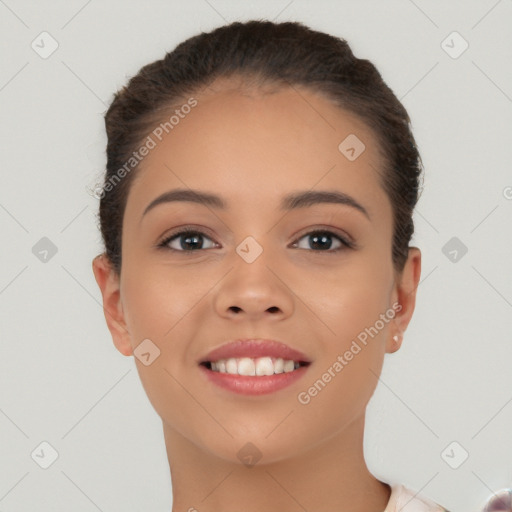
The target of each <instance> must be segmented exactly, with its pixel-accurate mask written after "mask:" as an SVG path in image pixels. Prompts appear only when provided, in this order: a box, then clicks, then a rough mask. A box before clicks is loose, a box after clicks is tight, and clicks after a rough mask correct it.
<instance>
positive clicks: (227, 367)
mask: <svg viewBox="0 0 512 512" xmlns="http://www.w3.org/2000/svg"><path fill="white" fill-rule="evenodd" d="M210 364H211V369H212V370H213V371H215V372H220V373H229V374H231V375H249V376H251V375H252V376H262V375H274V374H277V373H287V372H293V370H295V369H297V368H299V367H300V364H299V363H298V362H295V361H292V360H290V359H287V360H284V359H282V358H281V357H278V358H275V357H258V358H254V359H253V358H251V357H238V358H236V357H231V358H229V359H219V360H218V361H215V362H211V363H210Z"/></svg>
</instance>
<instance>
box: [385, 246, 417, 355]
mask: <svg viewBox="0 0 512 512" xmlns="http://www.w3.org/2000/svg"><path fill="white" fill-rule="evenodd" d="M420 275H421V251H420V250H419V249H418V248H417V247H409V255H408V258H407V261H406V263H405V265H404V268H403V271H402V273H401V274H400V279H399V282H398V283H396V284H395V288H394V291H393V298H394V300H395V302H397V303H398V304H400V308H399V310H398V312H397V313H396V315H395V318H394V319H393V325H392V327H391V329H390V331H391V332H390V335H389V336H390V339H389V340H388V343H387V346H386V352H389V353H393V352H396V351H397V350H398V349H399V348H400V347H401V345H402V341H403V333H404V332H405V330H406V329H407V326H408V325H409V322H410V321H411V318H412V314H413V313H414V307H415V304H416V290H417V288H418V284H419V281H420Z"/></svg>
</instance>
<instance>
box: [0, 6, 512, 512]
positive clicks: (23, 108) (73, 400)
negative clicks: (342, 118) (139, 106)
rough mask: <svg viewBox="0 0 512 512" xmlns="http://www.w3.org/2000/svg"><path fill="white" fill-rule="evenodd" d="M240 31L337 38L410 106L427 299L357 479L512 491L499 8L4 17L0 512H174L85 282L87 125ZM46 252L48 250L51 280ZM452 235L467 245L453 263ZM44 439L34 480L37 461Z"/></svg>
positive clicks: (439, 497)
mask: <svg viewBox="0 0 512 512" xmlns="http://www.w3.org/2000/svg"><path fill="white" fill-rule="evenodd" d="M251 18H268V19H273V20H276V21H285V20H298V21H302V22H304V23H306V24H308V25H309V26H311V27H312V28H315V29H319V30H323V31H326V32H329V33H332V34H334V35H337V36H341V37H344V38H346V39H347V40H348V42H349V44H350V45H351V46H352V48H353V50H354V52H355V54H356V55H357V56H358V57H363V58H368V59H370V60H371V61H372V62H373V63H374V64H375V65H376V66H377V68H378V69H379V71H380V72H381V73H382V75H383V77H384V79H385V81H386V82H387V83H388V85H389V86H390V87H391V88H392V89H393V91H394V92H395V94H396V95H397V96H398V98H399V99H401V100H402V102H403V103H404V105H405V107H406V108H407V110H408V112H409V114H410V116H411V118H412V124H413V130H414V133H415V136H416V139H417V142H418V145H419V149H420V152H421V154H422V157H423V161H424V165H425V169H426V175H425V186H424V191H423V194H422V196H421V199H420V202H419V204H418V209H417V212H416V214H415V221H416V234H415V236H414V239H413V245H416V246H418V247H420V248H421V250H422V253H423V272H422V282H421V284H420V287H419V289H418V299H417V307H416V312H415V315H414V317H413V320H412V322H411V324H410V326H409V329H408V330H407V331H406V333H405V341H404V344H403V346H402V348H401V350H400V351H399V352H397V353H395V354H393V355H387V356H386V361H385V366H384V371H383V374H382V376H381V382H380V383H379V386H378V388H377V391H376V393H375V395H374V397H373V398H372V401H371V402H370V405H369V408H368V420H367V429H366V438H365V451H366V457H367V461H368V464H369V467H370V469H371V470H372V471H373V472H374V474H375V475H376V476H378V477H379V478H382V479H384V480H386V481H399V482H402V483H404V484H405V485H407V486H410V487H411V488H413V489H414V490H416V491H421V493H423V494H425V495H427V496H429V497H431V498H432V499H434V500H436V501H438V502H440V503H442V504H443V505H445V506H446V507H448V508H449V509H450V510H451V511H452V512H468V511H476V510H480V507H481V506H482V505H483V502H484V501H485V500H486V499H487V497H489V496H490V495H491V493H492V492H496V491H498V490H499V489H501V488H504V487H506V486H512V438H511V435H510V434H511V432H512V429H511V425H512V404H511V401H512V373H511V361H512V334H511V333H512V314H511V313H512V309H511V308H512V278H511V262H512V242H511V234H512V230H511V220H512V200H511V198H512V173H511V165H510V162H511V161H512V150H511V147H512V144H511V143H512V138H511V132H512V129H511V127H512V123H511V121H512V72H511V65H510V64H511V62H512V29H511V27H512V2H511V0H501V1H496V0H481V1H471V2H470V1H464V2H462V1H459V2H441V1H435V2H427V1H420V0H415V1H414V2H413V1H412V0H395V1H385V2H382V1H377V0H375V1H372V2H370V1H366V2H356V1H351V2H348V1H337V2H334V1H315V2H312V1H310V2H307V1H304V0H302V1H301V0H292V1H290V0H283V1H274V2H271V1H270V0H268V1H261V2H235V1H227V0H208V1H206V0H190V1H187V2H177V1H174V2H171V1H168V2H163V1H150V2H142V1H138V2H135V1H132V2H122V1H119V0H116V1H110V2H100V1H99V0H92V1H89V2H87V1H85V0H75V1H66V2H65V1H62V0H61V1H54V2H36V1H15V0H0V41H1V66H0V108H1V118H0V119H1V123H0V140H1V141H2V151H1V153H0V172H1V173H2V187H1V189H0V223H1V224H0V225H1V236H2V250H1V258H2V260H1V266H0V308H1V309H0V311H1V323H0V336H1V338H0V340H1V356H0V511H1V512H15V511H25V512H26V511H29V510H30V511H32V510H38V511H39V512H45V511H52V512H54V511H68V510H73V511H74V512H82V511H83V512H89V511H93V510H101V511H105V512H106V511H112V512H114V511H124V512H128V511H138V510H151V511H157V510H161V511H165V510H167V511H168V510H170V508H171V483H170V477H169V472H168V465H167V458H166V454H165V446H164V442H163V436H162V431H161V422H160V419H159V417H158V416H157V414H156V413H155V411H154V410H153V409H152V407H151V405H150V404H149V402H148V400H147V398H146V395H145V394H144V391H143V389H142V385H141V384H140V381H139V378H138V375H137V371H136V368H135V362H134V360H133V358H132V357H128V358H127V357H124V356H122V355H121V354H120V353H119V352H117V350H116V349H115V347H114V346H113V343H112V339H111V337H110V333H109V332H108V329H107V327H106V324H105V320H104V317H103V311H102V309H101V295H100V292H99V289H98V287H97V285H96V282H95V281H94V276H93V273H92V269H91V261H92V259H93V257H94V256H95V255H96V254H98V253H99V252H101V243H100V234H99V231H98V229H97V226H96V218H95V216H94V215H95V212H96V211H97V207H98V201H97V199H96V198H94V197H93V195H92V193H91V190H92V189H93V188H94V186H95V184H96V182H97V181H98V180H99V179H100V177H101V174H102V171H103V167H104V163H105V162H104V157H103V152H104V148H105V142H106V139H105V135H104V133H103V114H104V112H105V110H106V108H107V106H108V104H109V103H110V101H111V99H112V95H113V93H114V92H115V91H116V90H117V89H118V88H119V87H121V86H122V85H123V84H125V83H126V81H127V79H128V78H129V77H130V76H132V75H134V74H135V73H136V72H137V71H138V70H139V68H140V67H141V66H142V65H144V64H146V63H149V62H151V61H153V60H155V59H159V58H161V57H162V56H163V55H164V53H165V52H166V51H169V50H172V49H173V48H174V47H175V46H176V44H178V43H179V42H180V41H182V40H184V39H185V38H187V37H189V36H192V35H195V34H196V33H198V32H200V31H209V30H211V29H213V28H215V27H217V26H219V25H222V24H224V23H225V22H231V21H234V20H247V19H251ZM43 31H47V32H49V33H50V34H51V36H52V37H53V38H54V39H55V40H56V41H57V42H58V44H59V47H58V49H57V50H56V51H55V52H54V53H53V54H52V55H51V56H50V57H48V58H46V59H43V58H41V57H40V56H39V54H38V53H36V52H35V51H34V50H33V49H32V47H31V43H32V41H34V40H36V42H37V40H38V37H39V34H40V33H41V32H43ZM453 31H457V32H458V33H459V34H460V35H461V36H462V37H463V38H464V39H465V40H466V41H467V42H468V43H469V47H468V49H467V50H466V51H465V52H464V53H463V54H462V55H460V56H459V57H458V58H452V57H450V56H449V55H448V54H447V53H446V51H445V50H444V49H443V47H442V46H441V44H442V42H443V41H444V40H445V39H446V38H447V36H449V35H450V34H451V33H452V32H453ZM451 41H454V42H451ZM447 44H449V45H451V46H453V49H452V51H456V50H457V49H458V48H460V41H459V42H458V41H457V40H453V39H448V43H447ZM507 187H508V188H507ZM42 237H48V238H49V239H50V240H51V241H52V242H53V243H54V244H55V245H56V247H57V249H58V252H57V253H56V254H55V255H54V256H53V257H52V258H50V259H49V261H47V262H46V263H44V262H42V261H40V259H39V258H38V257H36V255H34V254H33V252H32V248H33V247H34V245H35V244H36V243H37V242H38V241H39V240H40V239H41V238H42ZM452 237H457V238H458V239H459V240H460V241H461V242H462V243H464V244H465V246H467V248H468V252H467V254H465V255H464V256H463V257H462V258H459V259H458V261H456V262H453V261H451V260H450V259H449V258H448V257H447V256H445V254H443V252H442V249H443V247H444V246H445V244H446V243H447V242H448V241H449V240H450V239H451V238H452ZM43 441H46V442H48V443H49V444H50V445H51V446H53V447H54V449H55V450H56V451H57V452H58V455H59V456H58V459H57V460H56V461H55V462H54V463H53V464H52V465H51V466H50V467H49V468H48V469H42V468H41V467H40V466H39V465H38V464H36V462H35V461H34V460H33V458H32V456H31V454H32V453H33V452H34V450H35V451H36V453H40V446H39V445H40V443H42V442H43ZM453 441H456V442H457V443H459V445H460V447H459V445H457V446H456V447H455V449H454V451H453V452H452V451H451V450H448V455H449V456H450V457H451V459H450V460H451V461H452V464H453V461H457V460H458V459H459V458H460V457H461V454H462V453H463V452H462V449H464V450H466V451H467V452H468V453H469V457H468V459H467V460H466V461H465V462H464V463H463V464H462V465H461V466H460V467H459V468H458V469H452V468H451V467H450V466H449V465H448V464H447V463H446V462H445V460H446V455H445V456H444V458H443V456H442V453H443V451H444V450H445V448H446V447H447V446H448V445H449V444H450V443H452V442H453ZM45 453H49V452H48V451H46V452H45ZM34 458H36V459H37V457H35V456H34Z"/></svg>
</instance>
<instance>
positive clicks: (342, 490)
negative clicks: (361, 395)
mask: <svg viewBox="0 0 512 512" xmlns="http://www.w3.org/2000/svg"><path fill="white" fill-rule="evenodd" d="M363 432H364V415H363V416H362V417H361V418H358V419H357V420H356V421H354V422H353V423H352V424H350V425H348V426H347V428H346V429H345V430H343V431H342V432H340V433H338V434H336V435H335V436H333V437H331V438H329V439H327V440H323V441H322V442H321V443H319V444H317V445H316V446H314V447H313V448H311V449H310V450H308V451H305V452H301V453H300V454H298V455H294V456H293V457H290V458H287V459H284V460H280V461H279V462H274V463H272V464H264V465H263V464H261V465H260V464H258V463H256V464H255V465H253V466H246V465H244V464H242V463H235V462H232V461H229V460H226V459H221V458H219V457H217V456H216V455H214V454H212V453H211V452H210V451H207V450H205V449H203V448H201V447H200V446H198V445H197V444H194V443H192V442H190V441H189V440H188V439H187V438H185V437H184V436H182V435H181V434H180V433H178V432H177V431H176V430H174V429H171V428H170V427H169V426H168V425H166V424H164V437H165V444H166V448H167V457H168V459H169V467H170V470H171V479H172V488H173V508H172V512H188V511H190V512H234V511H239V510H244V512H261V510H268V511H279V512H287V511H290V512H291V511H297V510H306V511H313V510H314V511H315V512H333V511H339V512H344V511H350V512H382V511H383V510H384V509H385V508H386V505H387V503H388V501H389V497H390V493H391V489H390V487H389V485H387V484H385V483H383V482H380V481H379V480H377V479H376V478H375V477H374V476H373V475H372V474H371V473H370V472H369V471H368V468H367V466H366V463H365V460H364V455H363Z"/></svg>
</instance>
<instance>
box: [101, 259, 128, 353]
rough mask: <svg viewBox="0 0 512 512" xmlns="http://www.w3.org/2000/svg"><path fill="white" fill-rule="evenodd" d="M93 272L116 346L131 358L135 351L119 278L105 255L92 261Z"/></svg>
mask: <svg viewBox="0 0 512 512" xmlns="http://www.w3.org/2000/svg"><path fill="white" fill-rule="evenodd" d="M92 270H93V272H94V277H95V278H96V282H97V283H98V286H99V287H100V290H101V294H102V296H103V313H104V314H105V320H106V321H107V326H108V329H109V331H110V334H111V335H112V339H113V341H114V345H115V346H116V348H117V350H119V352H121V354H123V355H125V356H130V355H132V354H133V350H132V346H131V343H130V333H129V331H128V329H127V326H126V321H125V318H124V313H123V305H122V303H121V293H120V288H119V276H118V275H117V274H116V272H114V270H113V268H112V266H111V264H110V262H109V260H108V258H107V257H106V255H105V254H100V255H98V256H96V257H95V258H94V259H93V260H92Z"/></svg>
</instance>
